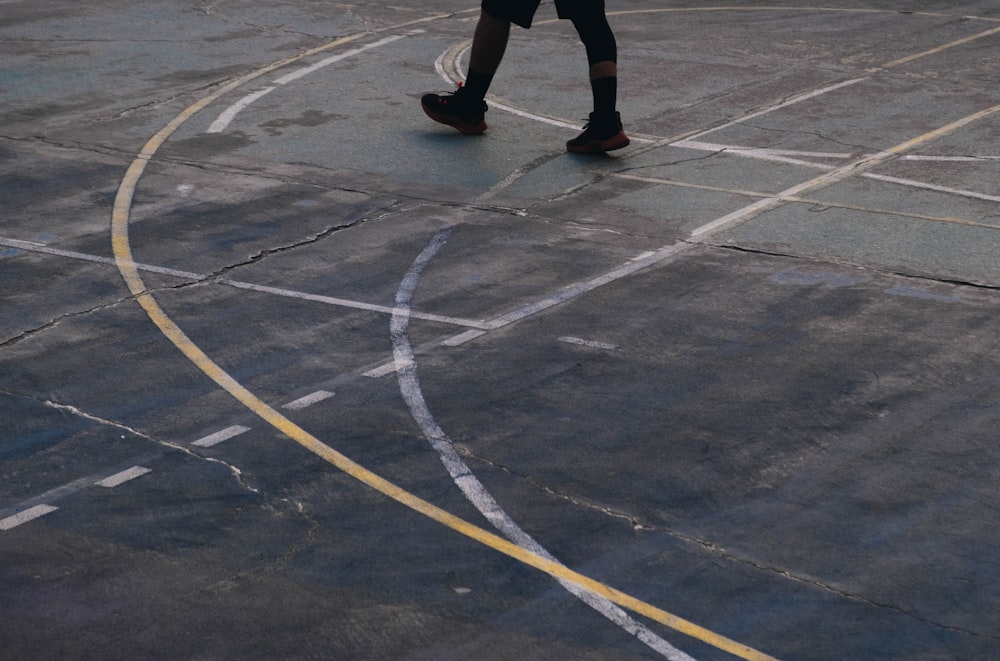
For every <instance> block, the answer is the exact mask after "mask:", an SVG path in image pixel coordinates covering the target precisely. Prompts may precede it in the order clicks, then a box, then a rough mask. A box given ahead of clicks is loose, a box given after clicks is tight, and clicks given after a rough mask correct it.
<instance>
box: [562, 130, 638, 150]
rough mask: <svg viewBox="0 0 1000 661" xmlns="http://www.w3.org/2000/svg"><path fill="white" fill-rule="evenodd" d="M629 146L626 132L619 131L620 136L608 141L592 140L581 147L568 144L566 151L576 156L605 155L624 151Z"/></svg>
mask: <svg viewBox="0 0 1000 661" xmlns="http://www.w3.org/2000/svg"><path fill="white" fill-rule="evenodd" d="M629 144H630V141H629V139H628V136H627V135H625V132H624V131H619V132H618V135H615V136H612V137H610V138H608V139H607V140H590V141H588V142H585V143H583V144H581V145H574V144H571V143H569V142H567V143H566V150H567V151H571V152H573V153H574V154H603V153H605V152H609V151H614V150H616V149H624V148H625V147H628V146H629Z"/></svg>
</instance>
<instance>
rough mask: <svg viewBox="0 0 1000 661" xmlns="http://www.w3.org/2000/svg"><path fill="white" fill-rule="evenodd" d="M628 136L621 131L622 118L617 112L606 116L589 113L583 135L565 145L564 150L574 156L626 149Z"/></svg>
mask: <svg viewBox="0 0 1000 661" xmlns="http://www.w3.org/2000/svg"><path fill="white" fill-rule="evenodd" d="M628 144H629V139H628V136H627V135H625V131H623V130H622V118H621V115H620V114H618V113H617V112H615V113H610V114H607V115H598V114H597V113H593V112H592V113H590V121H589V122H587V125H586V126H584V127H583V133H581V134H580V135H578V136H576V137H575V138H573V139H572V140H570V141H569V142H567V143H566V149H568V150H569V151H571V152H573V153H575V154H603V153H604V152H608V151H612V150H614V149H621V148H622V147H627V146H628Z"/></svg>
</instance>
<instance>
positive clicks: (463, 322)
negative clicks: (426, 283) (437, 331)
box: [217, 278, 485, 328]
mask: <svg viewBox="0 0 1000 661" xmlns="http://www.w3.org/2000/svg"><path fill="white" fill-rule="evenodd" d="M217 282H218V283H220V284H223V285H229V286H230V287H236V288H237V289H249V290H251V291H258V292H261V293H265V294H275V295H278V296H287V297H289V298H297V299H300V300H303V301H315V302H317V303H326V304H328V305H336V306H339V307H345V308H352V309H355V310H368V311H371V312H378V313H380V314H390V315H391V314H392V313H393V309H392V306H389V305H375V304H372V303H362V302H360V301H351V300H348V299H346V298H336V297H334V296H322V295H320V294H306V293H304V292H300V291H294V290H292V289H283V288H281V287H268V286H265V285H255V284H253V283H249V282H239V281H237V280H229V279H228V278H219V279H218V280H217ZM412 316H413V317H415V318H417V319H420V320H422V321H437V322H440V323H442V324H450V325H453V326H468V327H471V328H484V327H485V326H484V325H483V323H482V322H478V321H474V320H472V319H458V318H456V317H445V316H443V315H439V314H426V313H421V312H414V313H413V315H412Z"/></svg>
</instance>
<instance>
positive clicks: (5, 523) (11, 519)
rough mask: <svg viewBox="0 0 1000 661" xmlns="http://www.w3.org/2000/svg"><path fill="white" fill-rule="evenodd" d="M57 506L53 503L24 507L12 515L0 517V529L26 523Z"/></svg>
mask: <svg viewBox="0 0 1000 661" xmlns="http://www.w3.org/2000/svg"><path fill="white" fill-rule="evenodd" d="M57 509H59V508H58V507H55V506H53V505H35V506H34V507H32V508H29V509H26V510H24V511H23V512H18V513H17V514H14V515H13V516H8V517H7V518H6V519H0V530H10V529H11V528H16V527H17V526H19V525H21V524H22V523H27V522H28V521H32V520H34V519H37V518H38V517H40V516H45V515H46V514H49V513H50V512H55V511H56V510H57Z"/></svg>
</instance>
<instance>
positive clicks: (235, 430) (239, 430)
mask: <svg viewBox="0 0 1000 661" xmlns="http://www.w3.org/2000/svg"><path fill="white" fill-rule="evenodd" d="M248 431H250V428H249V427H244V426H243V425H233V426H232V427H226V428H225V429H223V430H222V431H217V432H215V433H214V434H209V435H208V436H205V437H203V438H199V439H198V440H197V441H195V442H193V443H192V444H191V445H197V446H198V447H200V448H210V447H212V446H213V445H218V444H219V443H221V442H223V441H228V440H229V439H231V438H232V437H234V436H239V435H240V434H243V433H245V432H248Z"/></svg>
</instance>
